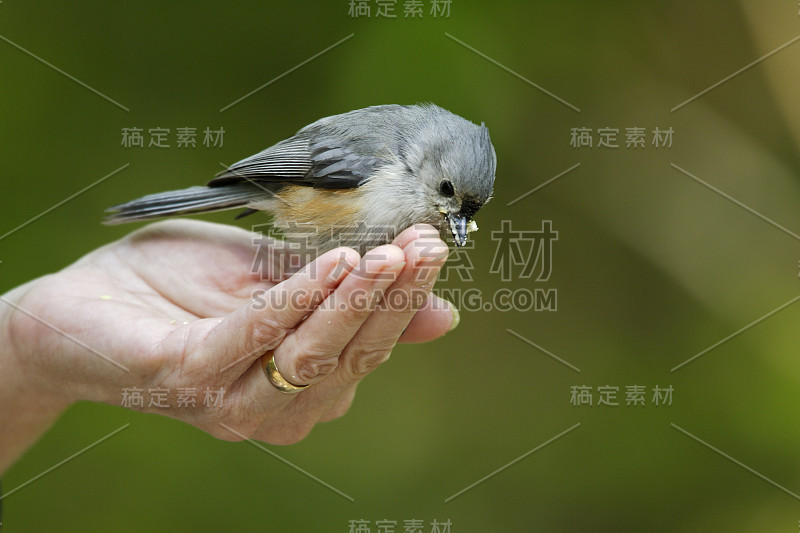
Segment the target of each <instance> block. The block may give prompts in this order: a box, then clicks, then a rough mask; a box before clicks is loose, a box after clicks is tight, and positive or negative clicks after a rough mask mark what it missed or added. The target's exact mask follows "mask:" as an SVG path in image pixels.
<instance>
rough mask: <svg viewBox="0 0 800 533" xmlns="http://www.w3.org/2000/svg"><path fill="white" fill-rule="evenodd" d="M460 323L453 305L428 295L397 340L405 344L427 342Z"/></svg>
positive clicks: (451, 329)
mask: <svg viewBox="0 0 800 533" xmlns="http://www.w3.org/2000/svg"><path fill="white" fill-rule="evenodd" d="M460 321H461V316H460V314H459V312H458V308H457V307H456V306H455V304H453V303H451V302H448V301H447V300H444V299H442V298H439V297H438V296H436V295H435V294H430V295H429V296H428V299H427V300H426V301H425V303H424V304H423V305H422V307H421V308H420V310H419V311H417V312H416V313H415V314H414V317H413V318H412V319H411V322H409V324H408V327H406V329H405V331H403V334H402V335H400V339H398V340H399V342H406V343H419V342H429V341H432V340H435V339H438V338H439V337H441V336H442V335H444V334H446V333H449V332H450V331H453V330H454V329H456V326H458V323H459V322H460Z"/></svg>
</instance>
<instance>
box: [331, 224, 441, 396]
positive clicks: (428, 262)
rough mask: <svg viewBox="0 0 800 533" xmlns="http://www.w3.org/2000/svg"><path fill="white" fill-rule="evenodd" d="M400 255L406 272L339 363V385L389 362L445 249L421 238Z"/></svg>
mask: <svg viewBox="0 0 800 533" xmlns="http://www.w3.org/2000/svg"><path fill="white" fill-rule="evenodd" d="M403 252H404V254H405V259H406V264H407V266H406V268H405V269H404V270H403V272H402V273H401V274H400V276H399V278H398V279H397V281H396V282H395V283H394V285H393V286H392V287H391V288H390V289H389V290H388V291H387V292H386V295H385V297H384V299H383V301H382V302H381V305H380V306H379V308H378V309H377V310H376V311H375V312H374V313H372V314H371V316H370V317H369V318H368V319H367V320H366V322H365V323H364V325H363V326H362V327H361V328H360V329H359V330H358V333H356V335H355V336H354V337H353V339H352V340H351V341H350V342H349V343H348V345H347V347H346V348H345V350H344V352H343V353H342V356H341V357H340V359H339V367H338V368H337V371H336V373H335V375H336V376H337V379H338V382H340V383H342V384H343V385H350V384H354V383H357V382H358V381H360V380H361V379H363V378H364V376H366V375H367V374H368V373H369V372H371V371H372V370H374V369H375V368H376V367H377V366H379V365H380V364H381V363H383V362H384V361H385V360H386V359H388V358H389V355H390V354H391V351H392V348H394V345H395V344H396V343H397V340H398V338H399V337H400V335H401V334H402V333H403V330H404V329H406V326H407V325H408V323H409V322H410V321H411V318H412V317H413V316H414V314H415V313H416V312H417V310H418V309H420V307H422V305H423V304H424V303H425V301H426V300H427V298H428V296H429V293H430V290H431V288H432V287H433V284H434V282H435V280H436V277H437V276H438V274H439V271H440V270H441V268H442V266H443V265H444V263H445V261H446V259H447V254H448V248H447V245H446V244H445V243H444V242H442V240H441V239H439V238H438V237H435V238H429V237H423V238H420V239H416V240H414V241H411V242H410V243H408V244H407V245H406V247H405V249H404V250H403Z"/></svg>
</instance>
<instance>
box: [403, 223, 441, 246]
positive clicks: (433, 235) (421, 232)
mask: <svg viewBox="0 0 800 533" xmlns="http://www.w3.org/2000/svg"><path fill="white" fill-rule="evenodd" d="M439 237H440V235H439V231H438V230H437V229H436V228H434V227H433V226H431V225H430V224H415V225H413V226H411V227H410V228H406V229H404V230H403V231H402V232H401V233H400V235H398V236H397V237H395V239H394V241H392V244H394V245H395V246H397V247H398V248H401V249H405V248H406V246H408V245H409V244H410V243H412V242H413V241H416V240H418V239H423V238H428V239H437V238H439Z"/></svg>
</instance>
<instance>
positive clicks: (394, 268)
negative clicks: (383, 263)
mask: <svg viewBox="0 0 800 533" xmlns="http://www.w3.org/2000/svg"><path fill="white" fill-rule="evenodd" d="M405 267H406V262H405V261H400V262H399V263H395V264H394V265H392V266H390V267H386V268H384V269H383V271H384V272H400V271H401V270H403V269H404V268H405Z"/></svg>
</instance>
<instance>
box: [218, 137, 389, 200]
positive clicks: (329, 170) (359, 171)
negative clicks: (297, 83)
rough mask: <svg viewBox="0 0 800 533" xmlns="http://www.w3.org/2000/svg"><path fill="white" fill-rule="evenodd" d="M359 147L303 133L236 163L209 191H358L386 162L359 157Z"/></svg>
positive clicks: (372, 157) (219, 177)
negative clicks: (240, 186)
mask: <svg viewBox="0 0 800 533" xmlns="http://www.w3.org/2000/svg"><path fill="white" fill-rule="evenodd" d="M357 148H358V143H357V142H355V143H354V142H351V141H348V140H346V139H343V138H341V137H339V136H337V135H331V134H326V133H322V132H307V131H301V132H300V133H298V134H297V135H295V136H294V137H291V138H289V139H286V140H284V141H281V142H279V143H278V144H275V145H273V146H270V147H269V148H267V149H265V150H262V151H261V152H259V153H257V154H255V155H252V156H250V157H248V158H247V159H243V160H241V161H239V162H238V163H234V164H233V165H231V166H230V167H229V168H228V169H227V170H223V171H222V172H220V173H219V174H217V177H216V178H214V179H213V180H211V181H210V182H209V183H208V186H209V187H219V186H222V185H230V184H233V183H239V182H242V181H252V182H261V183H286V184H294V185H306V186H309V187H319V188H324V189H348V188H352V187H358V186H359V185H361V184H362V183H363V182H364V181H365V180H366V179H367V178H369V176H371V175H372V173H373V172H374V170H375V169H376V168H377V167H378V166H379V165H380V164H382V163H383V162H384V161H383V160H382V159H381V158H378V157H375V156H371V155H368V154H363V153H358V151H357Z"/></svg>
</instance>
